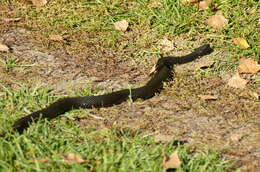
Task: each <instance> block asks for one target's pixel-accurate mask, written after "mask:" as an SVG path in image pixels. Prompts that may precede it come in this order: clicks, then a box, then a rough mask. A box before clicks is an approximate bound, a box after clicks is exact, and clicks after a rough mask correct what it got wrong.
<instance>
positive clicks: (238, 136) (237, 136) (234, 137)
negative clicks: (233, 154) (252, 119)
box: [230, 133, 243, 142]
mask: <svg viewBox="0 0 260 172" xmlns="http://www.w3.org/2000/svg"><path fill="white" fill-rule="evenodd" d="M242 137H243V134H241V133H236V134H232V135H231V136H230V140H232V141H233V142H239V141H240V140H241V139H242Z"/></svg>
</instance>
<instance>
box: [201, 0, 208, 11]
mask: <svg viewBox="0 0 260 172" xmlns="http://www.w3.org/2000/svg"><path fill="white" fill-rule="evenodd" d="M210 3H211V0H204V1H200V2H199V10H200V11H202V10H206V9H208V8H209V5H210Z"/></svg>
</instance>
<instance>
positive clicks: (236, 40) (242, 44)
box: [233, 38, 250, 49]
mask: <svg viewBox="0 0 260 172" xmlns="http://www.w3.org/2000/svg"><path fill="white" fill-rule="evenodd" d="M233 41H234V43H235V44H237V45H239V47H240V48H241V49H247V48H249V47H250V45H249V44H248V43H247V41H246V40H245V39H244V38H233Z"/></svg>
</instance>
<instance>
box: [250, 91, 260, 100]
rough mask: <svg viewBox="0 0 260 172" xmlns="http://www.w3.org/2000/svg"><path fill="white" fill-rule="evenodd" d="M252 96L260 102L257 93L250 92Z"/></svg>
mask: <svg viewBox="0 0 260 172" xmlns="http://www.w3.org/2000/svg"><path fill="white" fill-rule="evenodd" d="M250 95H251V96H252V97H254V98H255V99H256V100H259V95H258V93H257V92H250Z"/></svg>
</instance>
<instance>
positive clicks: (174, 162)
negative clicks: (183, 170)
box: [163, 151, 181, 172]
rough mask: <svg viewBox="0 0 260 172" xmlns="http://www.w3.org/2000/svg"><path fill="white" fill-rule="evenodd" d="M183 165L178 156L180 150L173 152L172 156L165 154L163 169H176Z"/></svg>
mask: <svg viewBox="0 0 260 172" xmlns="http://www.w3.org/2000/svg"><path fill="white" fill-rule="evenodd" d="M180 167H181V160H180V158H179V156H178V152H177V151H175V152H173V153H172V154H171V155H170V156H168V155H166V156H164V160H163V171H165V172H166V171H167V170H168V169H176V168H180Z"/></svg>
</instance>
